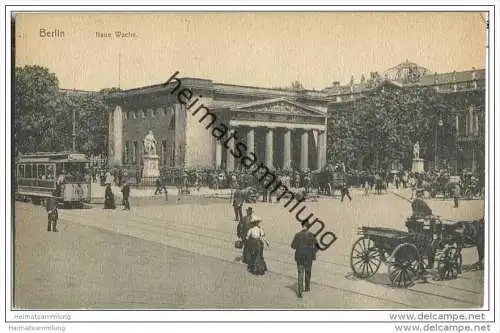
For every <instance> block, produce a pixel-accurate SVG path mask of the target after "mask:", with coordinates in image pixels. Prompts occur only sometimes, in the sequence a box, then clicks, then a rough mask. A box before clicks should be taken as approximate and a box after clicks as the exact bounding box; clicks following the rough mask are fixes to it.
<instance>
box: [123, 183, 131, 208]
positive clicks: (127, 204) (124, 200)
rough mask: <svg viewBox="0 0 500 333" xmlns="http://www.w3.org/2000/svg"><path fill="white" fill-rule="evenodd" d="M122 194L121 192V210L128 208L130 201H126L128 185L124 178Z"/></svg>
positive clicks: (128, 192)
mask: <svg viewBox="0 0 500 333" xmlns="http://www.w3.org/2000/svg"><path fill="white" fill-rule="evenodd" d="M122 194H123V210H130V202H129V201H128V199H129V196H130V185H129V184H128V182H127V181H126V180H125V181H124V182H123V187H122Z"/></svg>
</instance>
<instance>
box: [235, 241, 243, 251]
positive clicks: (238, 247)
mask: <svg viewBox="0 0 500 333" xmlns="http://www.w3.org/2000/svg"><path fill="white" fill-rule="evenodd" d="M234 247H235V248H237V249H242V248H243V241H242V240H241V239H238V240H237V241H235V242H234Z"/></svg>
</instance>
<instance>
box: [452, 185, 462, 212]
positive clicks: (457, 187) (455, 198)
mask: <svg viewBox="0 0 500 333" xmlns="http://www.w3.org/2000/svg"><path fill="white" fill-rule="evenodd" d="M458 197H460V185H459V184H458V183H455V185H454V186H453V202H454V205H453V208H458Z"/></svg>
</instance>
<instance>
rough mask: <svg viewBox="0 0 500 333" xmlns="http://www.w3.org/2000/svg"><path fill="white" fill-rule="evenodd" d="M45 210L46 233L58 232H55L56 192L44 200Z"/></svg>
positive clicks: (56, 216) (56, 218)
mask: <svg viewBox="0 0 500 333" xmlns="http://www.w3.org/2000/svg"><path fill="white" fill-rule="evenodd" d="M45 209H46V210H47V220H48V224H47V231H48V232H50V231H52V232H58V230H57V220H58V219H59V214H58V212H57V197H56V191H55V190H54V191H53V192H52V196H51V197H49V198H48V199H47V200H46V203H45Z"/></svg>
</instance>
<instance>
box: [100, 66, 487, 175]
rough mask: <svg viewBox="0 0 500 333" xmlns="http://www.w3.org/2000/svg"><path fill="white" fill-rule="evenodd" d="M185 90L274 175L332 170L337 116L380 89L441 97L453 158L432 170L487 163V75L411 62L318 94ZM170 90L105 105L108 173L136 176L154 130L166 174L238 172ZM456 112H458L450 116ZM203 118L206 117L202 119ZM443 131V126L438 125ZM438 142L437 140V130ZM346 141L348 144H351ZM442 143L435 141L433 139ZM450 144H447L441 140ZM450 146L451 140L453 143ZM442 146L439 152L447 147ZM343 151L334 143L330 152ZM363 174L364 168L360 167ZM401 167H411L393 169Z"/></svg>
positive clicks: (145, 91) (194, 85)
mask: <svg viewBox="0 0 500 333" xmlns="http://www.w3.org/2000/svg"><path fill="white" fill-rule="evenodd" d="M180 80H181V81H182V87H183V88H189V89H190V90H191V91H192V92H193V98H192V100H194V98H198V102H197V104H196V105H197V106H199V105H200V104H202V105H203V106H205V107H206V108H207V109H209V110H210V111H211V112H213V113H214V114H216V115H217V118H218V119H219V120H221V121H222V122H223V123H224V124H226V125H227V126H229V127H230V128H231V129H232V130H235V131H236V132H237V133H238V139H239V141H240V142H243V143H245V144H246V145H247V147H249V151H250V150H251V151H254V152H255V154H256V155H257V157H258V160H259V162H262V163H264V164H266V165H268V166H269V167H270V168H280V169H302V170H305V169H310V170H315V169H319V168H322V167H324V166H325V165H326V164H327V163H329V162H333V161H334V159H335V158H336V156H332V154H331V149H330V148H331V147H327V145H328V143H327V134H328V131H336V130H337V129H336V127H335V126H334V125H333V124H334V123H335V119H336V117H338V115H339V113H343V112H351V111H352V105H353V103H355V102H359V101H360V100H362V99H363V97H365V96H366V95H367V94H370V92H373V91H376V90H377V89H401V88H409V89H412V87H422V86H425V87H431V88H432V89H435V90H436V91H437V92H438V93H439V94H440V95H442V96H443V97H444V98H445V99H446V101H447V104H448V105H450V112H452V111H453V112H454V114H457V116H456V119H455V121H454V122H455V123H454V125H455V127H456V137H455V138H452V139H453V140H448V141H447V142H448V143H446V145H453V150H454V153H452V154H450V153H449V149H448V148H449V147H448V148H447V149H444V148H443V149H441V150H439V149H438V150H437V154H436V155H438V156H436V158H433V159H432V161H430V159H428V160H429V162H430V163H429V164H428V165H427V167H428V168H433V167H434V165H433V164H432V163H435V162H437V163H440V164H442V163H447V164H449V165H451V166H452V168H454V169H456V171H461V170H463V169H470V170H472V171H476V170H479V169H484V157H485V140H484V138H485V137H484V134H485V131H484V126H485V117H484V115H485V71H484V70H476V69H471V70H468V71H462V72H453V73H430V72H429V70H427V69H425V68H423V67H421V66H418V65H417V64H414V63H411V62H408V61H406V62H404V63H402V64H400V65H397V66H395V67H393V68H391V69H389V70H387V71H385V72H384V73H383V74H382V75H380V74H378V73H376V72H374V73H371V74H370V77H369V78H365V77H364V76H362V77H361V80H360V81H359V82H354V78H351V82H350V83H349V84H348V85H341V84H340V82H334V83H333V85H332V86H331V87H327V88H325V89H323V90H321V91H315V90H306V89H303V88H302V87H301V86H300V85H297V84H295V85H294V86H293V87H292V88H289V89H286V88H279V89H272V88H262V87H250V86H241V85H231V84H222V83H216V82H213V81H211V80H206V79H199V78H180ZM174 88H175V83H174V82H171V84H170V85H165V84H157V85H153V86H146V87H140V88H135V89H129V90H125V91H122V92H117V93H113V94H111V95H110V96H109V98H108V103H109V105H110V106H111V107H110V110H111V111H110V113H109V140H108V157H109V163H110V165H111V166H116V167H127V168H135V169H137V170H139V169H140V168H141V163H142V154H143V147H142V142H143V139H144V137H145V135H146V134H147V133H148V131H149V130H152V131H153V133H154V135H155V138H156V140H157V142H158V143H157V154H158V155H159V157H160V167H161V168H169V167H174V168H202V167H204V168H223V169H227V170H234V169H235V168H238V164H237V162H238V161H236V160H235V159H234V158H233V157H232V155H231V154H229V153H228V151H227V150H226V149H224V148H223V147H222V146H221V144H220V143H218V142H216V140H215V139H214V138H213V137H212V135H211V132H210V131H209V130H207V129H205V126H204V125H203V124H200V123H199V122H198V120H199V118H198V117H195V116H191V115H188V112H187V110H186V106H185V105H183V104H181V103H179V101H178V99H177V94H172V93H171V92H172V90H173V89H174ZM451 109H453V110H451ZM202 112H204V111H202ZM436 126H438V125H436ZM436 131H437V135H439V133H438V131H439V129H437V130H436ZM347 135H348V133H345V135H344V136H347ZM436 138H437V136H436ZM442 139H445V138H442ZM448 139H449V138H448ZM441 141H442V140H439V144H442V142H441ZM337 144H342V143H341V142H340V143H339V142H335V143H332V142H330V145H337ZM357 162H358V163H357V164H358V166H359V167H360V168H362V167H363V163H362V162H363V161H357ZM393 162H394V163H393V164H394V165H396V167H398V168H400V167H402V166H403V165H406V163H405V162H407V161H393Z"/></svg>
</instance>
